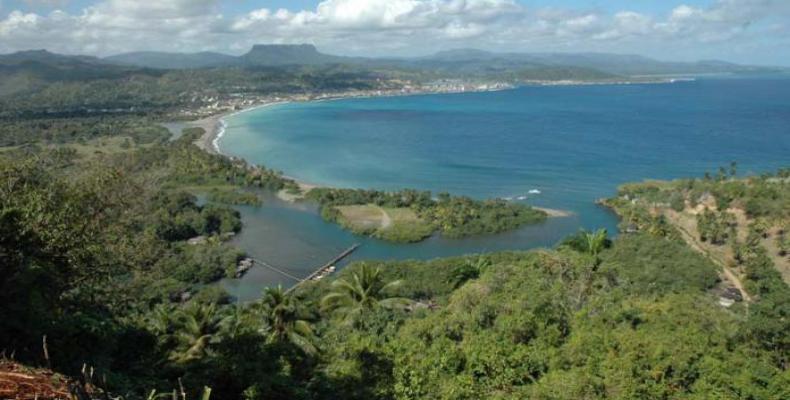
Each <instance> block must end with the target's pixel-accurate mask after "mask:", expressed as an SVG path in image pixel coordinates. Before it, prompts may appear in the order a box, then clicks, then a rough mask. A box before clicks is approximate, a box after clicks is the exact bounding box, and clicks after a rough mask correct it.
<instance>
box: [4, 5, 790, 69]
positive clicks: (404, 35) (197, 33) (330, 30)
mask: <svg viewBox="0 0 790 400" xmlns="http://www.w3.org/2000/svg"><path fill="white" fill-rule="evenodd" d="M0 1H2V0H0ZM43 1H51V0H43ZM219 1H220V0H170V1H139V0H104V1H101V2H99V3H97V4H95V5H93V6H90V7H87V8H85V9H84V10H82V11H81V12H78V13H73V14H67V13H65V12H62V11H53V12H51V13H49V14H32V13H22V12H18V11H12V12H10V13H9V14H8V15H7V16H6V17H5V18H4V19H0V52H8V51H14V50H20V49H28V48H49V49H51V50H54V51H60V52H67V53H93V54H101V55H103V54H108V53H117V52H122V51H130V50H141V49H156V50H168V51H198V50H220V51H231V52H237V53H238V52H241V51H243V50H244V49H246V48H248V47H249V46H251V45H252V44H255V43H265V42H273V43H301V42H307V43H314V44H317V45H318V46H319V47H321V48H322V49H324V50H327V51H331V52H335V53H356V54H363V55H369V54H388V53H393V52H394V53H402V54H407V53H410V54H415V53H426V52H429V51H434V50H438V49H442V48H450V47H482V48H492V49H495V50H525V51H529V50H540V51H552V50H579V51H581V50H595V51H619V52H634V51H636V52H642V51H643V50H644V49H651V54H653V55H661V54H667V55H670V56H672V55H676V54H682V53H683V51H685V52H687V53H688V54H693V53H694V51H698V52H700V53H704V52H706V51H707V52H714V51H719V52H720V53H723V52H725V51H726V49H727V48H728V46H729V45H731V44H732V43H734V42H737V44H738V46H739V47H738V48H740V49H744V48H750V47H753V48H755V49H762V48H763V47H765V42H767V40H766V39H765V37H767V36H768V35H769V34H771V35H775V33H774V32H776V31H777V30H778V31H780V32H787V31H788V26H790V1H789V0H716V1H715V2H714V3H713V4H711V5H710V6H708V7H692V6H689V5H679V6H677V7H675V8H674V9H673V10H672V11H671V12H669V13H667V14H666V15H649V14H644V13H637V12H633V11H629V10H621V11H618V12H614V13H611V14H608V13H604V12H602V11H596V10H593V11H591V10H581V9H571V8H557V7H550V8H528V7H525V6H523V5H521V4H520V3H517V2H515V1H514V0H325V1H323V2H321V3H320V4H319V5H318V6H317V7H316V8H315V9H311V10H301V11H288V10H284V9H281V10H274V9H267V8H261V9H258V10H254V11H251V12H248V13H245V14H243V15H221V14H220V11H219ZM56 3H57V2H55V4H56ZM773 42H775V43H780V41H776V40H774V41H773ZM781 43H786V41H784V42H781ZM717 46H718V47H717ZM717 49H718V50H717ZM788 53H790V52H788ZM702 55H704V56H706V57H707V56H709V55H707V54H702ZM788 62H790V60H788Z"/></svg>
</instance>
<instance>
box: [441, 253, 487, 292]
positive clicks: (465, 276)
mask: <svg viewBox="0 0 790 400" xmlns="http://www.w3.org/2000/svg"><path fill="white" fill-rule="evenodd" d="M490 265H491V261H489V260H488V259H487V258H485V257H483V256H479V257H477V259H471V258H470V259H467V260H466V262H464V263H463V264H462V265H460V266H458V267H456V268H455V270H453V272H452V274H451V275H450V277H449V278H448V279H447V282H448V283H450V284H452V285H453V288H454V289H457V288H459V287H460V286H461V285H463V284H464V283H466V282H467V281H469V280H471V279H477V278H479V277H480V274H482V273H483V271H484V270H485V269H486V268H487V267H488V266H490Z"/></svg>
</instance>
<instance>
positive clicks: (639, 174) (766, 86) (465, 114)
mask: <svg viewBox="0 0 790 400" xmlns="http://www.w3.org/2000/svg"><path fill="white" fill-rule="evenodd" d="M789 78H790V77H781V76H773V77H770V76H762V77H754V76H752V77H725V78H705V79H697V80H694V81H682V82H676V83H672V84H633V85H588V86H528V87H521V88H518V89H514V90H506V91H500V92H485V93H462V94H443V95H418V96H408V97H386V98H384V97H381V98H367V99H349V100H335V101H324V102H310V103H290V104H283V105H276V106H271V107H266V108H261V109H258V110H253V111H250V112H246V113H242V114H238V115H236V116H233V117H229V118H227V119H226V123H227V125H228V126H227V129H226V133H225V135H224V136H223V137H222V139H221V142H220V147H221V149H222V151H223V152H224V153H226V154H229V155H234V156H239V157H243V158H245V159H247V160H248V161H250V162H252V163H256V164H261V165H266V166H267V167H271V168H275V169H279V170H282V171H284V172H285V173H286V174H287V175H289V176H292V177H295V178H297V179H300V180H303V181H306V182H310V183H316V184H323V185H330V186H336V187H352V188H376V189H402V188H418V189H426V190H432V191H434V192H435V193H436V192H440V191H448V192H450V193H453V194H462V195H469V196H473V197H478V198H487V197H508V198H518V197H521V196H526V200H524V201H526V202H527V203H529V204H533V205H538V206H544V207H551V208H558V209H563V210H568V211H571V212H573V213H574V215H573V216H572V217H569V218H559V219H552V220H550V221H549V222H547V223H545V224H543V225H540V226H532V227H527V228H525V229H522V230H520V231H517V232H512V233H507V234H504V235H497V236H491V237H484V238H474V239H467V240H462V241H456V240H446V239H442V238H433V239H431V240H428V241H426V242H424V243H420V244H414V245H390V244H386V243H382V242H380V241H376V240H373V239H366V238H359V237H355V236H353V235H351V234H349V233H347V232H343V231H342V230H340V229H339V228H337V227H336V226H334V225H332V224H327V223H325V222H323V221H321V219H320V217H318V215H317V214H316V213H315V210H314V209H313V208H312V207H309V206H305V205H296V206H294V205H287V204H284V203H281V202H278V201H276V200H275V199H269V201H267V203H266V205H265V206H264V207H262V208H259V209H252V208H242V210H243V213H244V217H245V223H246V226H245V232H244V233H243V234H242V235H241V237H240V238H239V239H238V241H239V244H240V245H241V246H242V247H244V248H245V249H246V250H247V251H249V252H251V253H253V254H254V255H256V256H257V257H260V258H263V259H265V260H267V261H270V262H272V263H273V264H275V265H278V266H281V267H284V268H288V269H289V271H293V272H294V273H295V274H298V275H305V272H307V271H309V270H310V269H312V268H313V267H315V266H318V265H320V264H322V263H323V262H324V261H326V260H328V259H330V258H332V255H333V253H335V252H338V251H339V250H341V249H343V248H344V247H347V246H348V245H349V244H351V243H353V242H355V241H361V242H363V243H364V245H363V247H362V248H361V249H360V250H359V252H358V253H357V254H355V255H354V258H355V259H363V258H384V259H388V258H399V259H402V258H423V259H424V258H431V257H438V256H447V255H454V254H465V253H470V252H477V251H491V250H503V249H527V248H533V247H538V246H551V245H553V244H555V243H556V242H557V241H558V240H560V239H561V238H562V237H564V236H565V235H567V234H570V233H573V232H575V231H577V230H578V229H580V228H582V227H583V228H588V229H592V228H598V227H605V228H608V229H609V230H610V231H614V229H615V227H616V222H617V221H616V219H615V218H614V217H613V216H612V215H611V213H609V212H608V211H607V210H604V209H601V208H599V207H598V206H596V205H595V204H594V201H595V200H596V199H598V198H601V197H607V196H611V195H613V194H614V193H615V191H616V189H617V186H618V185H620V184H622V183H625V182H631V181H640V180H644V179H653V178H655V179H669V178H679V177H687V176H701V175H702V174H704V173H705V172H706V171H711V172H715V171H716V170H717V169H718V167H719V166H723V165H728V164H729V163H730V161H737V162H738V165H739V168H738V170H739V173H740V174H742V175H745V174H756V173H761V172H765V171H770V170H773V169H776V168H778V167H782V166H790V79H789ZM535 190H537V191H540V193H539V194H536V193H534V192H533V194H530V191H535ZM272 283H282V284H283V285H288V284H289V282H288V280H287V279H283V278H280V277H277V276H276V274H274V273H271V272H270V271H262V270H257V269H256V270H255V271H253V273H252V274H250V275H248V277H247V278H245V280H243V281H242V282H241V283H239V282H231V283H228V284H227V285H226V286H227V287H229V288H230V289H231V291H232V292H234V293H235V294H237V295H239V296H240V298H245V297H247V296H254V294H253V293H257V292H259V291H260V287H261V286H263V285H266V284H272Z"/></svg>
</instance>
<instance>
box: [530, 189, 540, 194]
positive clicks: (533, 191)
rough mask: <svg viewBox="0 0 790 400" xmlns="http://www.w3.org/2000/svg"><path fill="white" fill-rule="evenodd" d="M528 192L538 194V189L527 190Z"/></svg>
mask: <svg viewBox="0 0 790 400" xmlns="http://www.w3.org/2000/svg"><path fill="white" fill-rule="evenodd" d="M529 194H540V190H538V189H532V190H530V191H529Z"/></svg>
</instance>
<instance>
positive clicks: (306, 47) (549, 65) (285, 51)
mask: <svg viewBox="0 0 790 400" xmlns="http://www.w3.org/2000/svg"><path fill="white" fill-rule="evenodd" d="M102 61H104V62H107V63H112V64H116V65H125V66H137V67H146V68H157V69H192V68H212V67H223V66H237V67H256V66H275V67H276V66H287V65H328V64H350V65H357V66H366V67H390V68H392V67H394V68H409V69H415V68H416V69H423V70H429V71H435V72H443V73H451V74H452V73H457V74H462V75H463V74H473V75H485V74H503V73H507V74H512V73H521V72H523V71H535V70H544V71H545V70H550V69H558V70H564V71H572V72H573V74H574V75H576V76H589V77H591V78H596V79H597V78H605V77H607V76H634V75H667V74H700V73H726V72H749V71H768V70H771V69H770V68H765V67H753V66H743V65H738V64H733V63H728V62H723V61H716V60H708V61H699V62H693V63H688V62H666V61H659V60H655V59H652V58H649V57H644V56H640V55H632V54H607V53H493V52H488V51H484V50H478V49H454V50H447V51H442V52H438V53H436V54H433V55H431V56H427V57H413V58H397V59H396V58H363V57H343V56H336V55H330V54H325V53H322V52H320V51H318V49H316V48H315V46H313V45H310V44H301V45H271V44H270V45H265V44H261V45H255V46H253V48H252V49H251V50H250V51H249V52H248V53H246V54H244V55H241V56H232V55H228V54H222V53H211V52H203V53H161V52H136V53H125V54H119V55H115V56H111V57H107V58H105V59H103V60H102Z"/></svg>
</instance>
